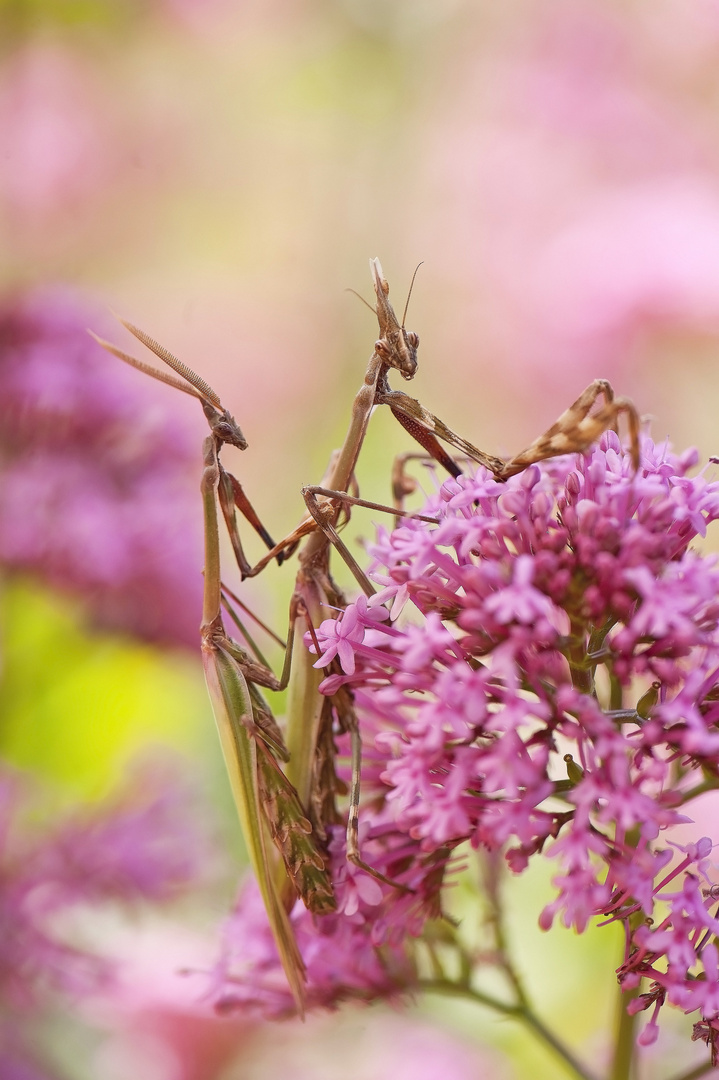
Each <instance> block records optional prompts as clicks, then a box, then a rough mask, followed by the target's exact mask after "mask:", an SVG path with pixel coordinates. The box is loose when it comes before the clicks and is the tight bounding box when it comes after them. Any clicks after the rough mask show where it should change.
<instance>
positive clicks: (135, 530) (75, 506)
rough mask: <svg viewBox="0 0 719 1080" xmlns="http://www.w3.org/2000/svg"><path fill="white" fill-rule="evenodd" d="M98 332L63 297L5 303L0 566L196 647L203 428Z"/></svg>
mask: <svg viewBox="0 0 719 1080" xmlns="http://www.w3.org/2000/svg"><path fill="white" fill-rule="evenodd" d="M104 321H105V320H104V319H103V320H102V322H104ZM88 325H92V326H100V322H99V320H98V318H97V316H96V315H95V314H94V313H93V312H92V311H88V309H87V306H86V305H85V304H84V303H82V302H81V301H79V300H78V299H77V298H76V297H74V296H71V295H70V294H68V293H66V292H62V291H59V290H46V291H38V292H34V293H29V294H27V295H25V296H23V297H16V298H11V299H6V300H5V301H4V303H2V304H0V569H1V570H2V571H4V572H6V573H15V574H17V573H25V574H31V575H33V576H35V577H36V578H39V579H40V580H41V581H43V582H45V583H48V584H50V585H52V586H54V587H56V588H59V589H62V590H64V591H65V592H69V593H71V594H73V595H76V596H79V597H81V598H82V600H83V601H84V602H85V604H86V606H87V608H88V609H89V612H90V613H91V615H92V616H93V618H94V620H95V621H96V622H97V623H99V624H101V625H102V626H105V627H108V628H112V629H119V630H124V631H126V632H128V633H131V634H134V635H136V636H138V637H141V638H145V639H149V640H152V641H159V642H162V643H164V644H170V645H183V646H188V645H190V646H193V647H194V646H195V644H196V642H197V612H198V611H199V610H200V607H201V596H202V577H201V573H200V570H201V567H202V541H201V536H200V532H199V524H198V520H197V513H196V509H197V498H198V496H197V475H198V472H197V470H198V465H197V461H198V453H199V451H198V446H199V437H200V432H201V431H202V426H203V424H204V420H203V418H202V417H201V416H200V414H199V409H198V414H197V424H198V426H197V434H195V432H194V429H193V427H192V426H191V425H189V424H187V423H185V424H184V425H183V424H182V423H178V420H177V417H176V416H173V413H172V402H171V401H170V397H171V395H167V394H165V393H164V392H163V388H160V387H157V386H155V385H153V382H152V380H151V379H147V378H143V377H142V376H140V375H138V374H137V372H132V371H130V370H129V369H126V368H125V367H124V365H123V364H121V363H120V362H119V361H116V360H115V359H114V358H113V357H110V356H107V355H106V354H104V353H103V352H102V350H101V349H100V348H99V347H98V345H97V343H96V342H94V341H93V340H92V339H91V338H90V337H89V336H88V334H87V332H86V329H85V328H86V327H87V326H88ZM100 328H101V327H100ZM188 415H189V414H188Z"/></svg>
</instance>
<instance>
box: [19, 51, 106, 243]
mask: <svg viewBox="0 0 719 1080" xmlns="http://www.w3.org/2000/svg"><path fill="white" fill-rule="evenodd" d="M102 97H103V89H102V86H101V84H99V83H98V81H97V79H96V78H95V77H94V76H93V74H92V69H91V68H89V67H88V65H87V64H86V63H84V62H83V58H82V54H77V53H73V52H70V51H67V50H65V49H63V48H62V47H60V46H59V45H53V44H49V43H48V44H45V45H38V44H35V45H34V46H33V47H31V48H27V49H20V50H18V51H16V52H15V53H14V55H13V56H11V57H10V59H9V60H6V61H5V65H4V71H3V76H2V82H0V197H1V198H2V201H3V203H4V204H5V214H6V215H7V218H8V220H9V222H11V223H12V224H13V225H15V224H17V219H18V217H19V218H20V219H21V221H22V222H23V223H24V224H25V223H29V222H30V221H32V222H33V223H34V227H37V226H38V225H39V224H40V222H41V221H45V222H47V220H48V219H49V218H51V217H52V216H53V215H55V214H57V213H59V212H65V213H74V215H75V216H76V217H77V216H79V215H80V214H81V213H82V212H83V203H84V201H85V200H86V199H87V197H88V196H89V195H90V194H92V193H93V192H94V191H95V190H96V189H97V188H98V187H100V186H101V185H102V184H103V183H105V182H107V181H108V180H109V179H110V177H111V175H112V171H113V159H114V155H113V153H112V152H111V150H112V144H111V140H110V139H108V137H107V129H108V117H107V116H106V115H103V113H102V111H101V110H100V108H99V104H100V101H101V100H102Z"/></svg>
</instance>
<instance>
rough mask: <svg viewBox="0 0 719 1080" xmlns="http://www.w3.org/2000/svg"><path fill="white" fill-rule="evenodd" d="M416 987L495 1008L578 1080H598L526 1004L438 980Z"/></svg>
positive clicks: (422, 981) (421, 982)
mask: <svg viewBox="0 0 719 1080" xmlns="http://www.w3.org/2000/svg"><path fill="white" fill-rule="evenodd" d="M419 988H420V990H424V991H425V993H430V994H447V995H450V996H454V997H464V998H467V999H468V1000H469V1001H475V1002H476V1003H477V1004H478V1005H485V1006H486V1007H487V1008H488V1009H494V1011H495V1012H500V1013H503V1015H504V1016H509V1017H512V1018H513V1019H514V1020H518V1021H519V1022H520V1023H521V1024H524V1025H525V1027H527V1028H529V1029H530V1030H531V1031H533V1032H534V1034H535V1035H536V1036H537V1038H538V1039H539V1040H540V1041H541V1042H543V1043H544V1044H545V1045H546V1046H548V1047H549V1048H550V1049H551V1050H553V1051H554V1052H555V1054H557V1056H558V1057H560V1058H561V1059H562V1061H563V1062H564V1064H565V1065H566V1066H567V1068H568V1069H569V1070H570V1071H571V1072H572V1073H573V1074H574V1075H575V1076H576V1077H578V1078H579V1080H598V1078H597V1077H596V1076H595V1075H594V1073H592V1072H589V1070H588V1069H586V1068H585V1066H584V1065H582V1063H581V1062H580V1061H579V1060H578V1058H576V1057H575V1055H574V1054H573V1053H572V1051H571V1050H570V1049H569V1047H567V1046H565V1045H564V1043H563V1042H561V1041H560V1040H559V1039H558V1038H557V1036H556V1035H555V1034H554V1033H553V1032H552V1031H550V1029H549V1028H548V1027H546V1026H545V1025H544V1024H543V1023H542V1021H541V1020H540V1019H539V1017H538V1016H535V1014H534V1013H533V1012H532V1011H531V1009H530V1008H529V1007H528V1006H527V1005H526V1004H521V1005H510V1004H507V1002H504V1001H499V1000H498V999H497V998H493V997H491V995H489V994H484V993H483V992H482V991H481V990H474V989H473V988H472V987H471V986H462V985H459V984H457V983H452V982H445V981H444V980H440V979H420V981H419Z"/></svg>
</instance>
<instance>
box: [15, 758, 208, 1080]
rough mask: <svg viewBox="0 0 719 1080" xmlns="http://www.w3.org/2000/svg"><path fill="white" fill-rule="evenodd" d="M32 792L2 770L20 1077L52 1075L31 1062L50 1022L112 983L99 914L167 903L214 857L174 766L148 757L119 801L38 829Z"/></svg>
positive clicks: (38, 1056) (194, 882) (112, 964)
mask: <svg viewBox="0 0 719 1080" xmlns="http://www.w3.org/2000/svg"><path fill="white" fill-rule="evenodd" d="M30 795H32V802H33V803H37V798H38V791H37V789H36V788H34V789H32V788H31V787H30V785H29V784H28V783H27V782H25V781H23V779H22V778H21V777H20V776H19V775H17V774H13V773H11V772H10V771H8V770H4V771H3V772H2V773H0V881H1V883H2V887H1V888H0V925H2V926H3V928H4V932H3V934H2V938H1V940H0V1015H2V1020H1V1021H0V1045H1V1046H2V1050H1V1051H0V1075H2V1076H3V1077H4V1078H5V1077H8V1078H13V1080H15V1078H17V1080H21V1078H24V1077H28V1078H30V1077H34V1076H35V1075H37V1076H52V1075H55V1074H54V1072H53V1070H52V1068H51V1067H50V1066H47V1071H46V1066H45V1065H44V1064H43V1065H40V1064H35V1063H34V1062H35V1060H37V1062H40V1061H41V1059H42V1051H41V1049H40V1047H41V1040H40V1038H39V1035H40V1031H41V1029H42V1022H43V1018H47V1016H48V1015H50V1014H51V1013H52V1011H53V1009H55V1008H57V1007H58V1005H62V1003H64V1007H65V1008H67V1007H68V1005H69V1004H70V1003H77V1002H78V1001H81V1000H82V999H83V998H84V997H86V996H90V997H92V996H94V995H95V994H97V993H98V992H99V991H100V990H101V989H102V991H103V992H104V993H106V994H107V993H109V992H110V990H111V988H112V986H113V985H114V983H115V980H116V970H115V968H116V962H115V959H114V958H113V957H112V955H111V951H110V949H109V948H108V947H107V942H105V943H104V945H101V946H99V947H98V943H97V940H94V939H93V931H92V930H91V929H90V928H91V927H92V926H93V925H96V924H94V923H93V919H97V916H98V913H99V912H100V911H102V910H103V909H104V910H105V911H112V912H114V914H115V916H117V914H118V913H119V911H122V910H123V909H124V910H125V911H128V910H129V911H131V912H133V913H134V914H135V915H137V914H139V912H140V911H141V910H142V907H143V905H147V904H148V903H152V904H161V903H167V902H168V901H170V900H172V899H175V898H177V897H179V896H180V895H181V894H182V893H183V892H187V891H188V889H189V888H191V887H196V886H197V884H198V882H199V880H200V875H202V874H203V873H204V872H206V870H207V859H208V855H207V852H208V836H207V835H206V831H205V829H204V827H202V826H201V825H200V824H199V823H198V815H197V806H196V805H195V803H194V799H193V797H192V795H191V792H190V791H189V789H188V788H187V786H186V784H185V783H184V781H181V780H180V778H179V776H178V775H175V774H174V773H173V770H172V769H168V767H167V765H166V764H165V765H163V766H162V767H160V766H159V764H158V763H157V762H155V763H152V762H149V761H148V762H146V763H145V765H143V766H141V767H137V768H136V770H135V773H134V775H131V776H130V779H129V781H128V782H127V783H126V785H125V787H124V789H121V790H119V791H117V792H116V793H115V795H114V796H113V797H112V798H111V799H108V800H107V801H106V802H105V803H103V804H100V805H98V806H95V807H93V808H89V807H84V808H82V809H79V810H75V811H73V812H72V813H69V814H66V815H65V816H64V817H62V818H61V819H60V820H59V821H56V822H55V823H54V824H53V825H52V826H50V827H49V828H45V829H44V831H42V832H39V831H38V829H37V826H35V827H34V828H30V827H29V826H28V823H27V817H28V809H29V807H30V805H31V799H30ZM96 938H97V931H96V930H95V939H96ZM35 1068H36V1069H37V1072H36V1073H35V1072H33V1069H35Z"/></svg>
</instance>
